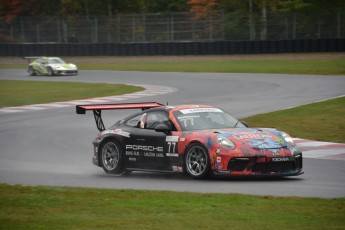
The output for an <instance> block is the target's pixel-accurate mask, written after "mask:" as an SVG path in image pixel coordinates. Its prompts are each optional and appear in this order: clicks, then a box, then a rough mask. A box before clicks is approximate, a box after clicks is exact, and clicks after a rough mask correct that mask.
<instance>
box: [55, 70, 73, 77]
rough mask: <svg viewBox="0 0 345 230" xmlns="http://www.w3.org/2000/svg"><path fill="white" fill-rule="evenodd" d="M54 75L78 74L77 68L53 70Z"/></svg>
mask: <svg viewBox="0 0 345 230" xmlns="http://www.w3.org/2000/svg"><path fill="white" fill-rule="evenodd" d="M54 75H64V76H67V75H78V70H54Z"/></svg>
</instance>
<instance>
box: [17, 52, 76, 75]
mask: <svg viewBox="0 0 345 230" xmlns="http://www.w3.org/2000/svg"><path fill="white" fill-rule="evenodd" d="M24 58H25V59H27V60H28V61H29V66H28V73H29V74H30V76H34V75H48V76H53V75H78V67H77V66H76V65H75V64H72V63H66V62H65V61H64V60H62V59H61V58H59V57H24Z"/></svg>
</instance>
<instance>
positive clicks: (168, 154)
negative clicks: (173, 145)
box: [165, 153, 179, 157]
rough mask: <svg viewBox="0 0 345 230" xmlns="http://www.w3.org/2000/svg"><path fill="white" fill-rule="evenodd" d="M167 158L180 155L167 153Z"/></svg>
mask: <svg viewBox="0 0 345 230" xmlns="http://www.w3.org/2000/svg"><path fill="white" fill-rule="evenodd" d="M165 155H166V156H167V157H178V156H179V155H178V153H166V154H165Z"/></svg>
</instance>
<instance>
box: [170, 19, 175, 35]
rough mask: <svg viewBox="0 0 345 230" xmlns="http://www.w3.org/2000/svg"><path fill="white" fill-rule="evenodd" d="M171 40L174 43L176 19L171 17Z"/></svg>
mask: <svg viewBox="0 0 345 230" xmlns="http://www.w3.org/2000/svg"><path fill="white" fill-rule="evenodd" d="M170 24H171V25H170V40H171V41H174V17H170Z"/></svg>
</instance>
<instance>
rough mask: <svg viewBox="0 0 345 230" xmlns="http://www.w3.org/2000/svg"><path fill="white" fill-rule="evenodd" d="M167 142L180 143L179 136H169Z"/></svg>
mask: <svg viewBox="0 0 345 230" xmlns="http://www.w3.org/2000/svg"><path fill="white" fill-rule="evenodd" d="M165 141H167V142H178V136H167V137H166V139H165Z"/></svg>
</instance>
